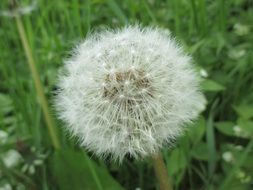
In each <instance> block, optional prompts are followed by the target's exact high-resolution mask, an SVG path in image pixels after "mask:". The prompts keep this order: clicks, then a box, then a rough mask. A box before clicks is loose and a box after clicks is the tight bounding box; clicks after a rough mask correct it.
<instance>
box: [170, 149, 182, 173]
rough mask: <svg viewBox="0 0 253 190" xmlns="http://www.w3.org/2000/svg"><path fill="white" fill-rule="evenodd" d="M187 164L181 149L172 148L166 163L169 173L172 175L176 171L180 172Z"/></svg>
mask: <svg viewBox="0 0 253 190" xmlns="http://www.w3.org/2000/svg"><path fill="white" fill-rule="evenodd" d="M186 166H187V160H186V156H185V155H184V152H183V151H182V150H181V149H174V150H173V151H172V152H171V153H170V156H169V162H168V164H167V167H168V171H169V172H170V175H171V176H173V175H175V174H176V173H178V172H182V170H184V169H185V168H186Z"/></svg>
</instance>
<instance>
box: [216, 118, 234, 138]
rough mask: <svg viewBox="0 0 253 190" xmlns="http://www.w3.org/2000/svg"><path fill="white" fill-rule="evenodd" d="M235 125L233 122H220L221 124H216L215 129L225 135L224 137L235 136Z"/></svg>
mask: <svg viewBox="0 0 253 190" xmlns="http://www.w3.org/2000/svg"><path fill="white" fill-rule="evenodd" d="M234 126H235V124H234V123H233V122H230V121H229V122H227V121H221V122H216V123H215V127H216V129H218V131H219V132H221V133H223V134H225V135H230V136H236V134H235V131H234V129H233V127H234Z"/></svg>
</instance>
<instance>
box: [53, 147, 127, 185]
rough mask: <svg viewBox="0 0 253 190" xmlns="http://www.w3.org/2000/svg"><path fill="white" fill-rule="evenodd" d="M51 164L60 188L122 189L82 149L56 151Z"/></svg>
mask: <svg viewBox="0 0 253 190" xmlns="http://www.w3.org/2000/svg"><path fill="white" fill-rule="evenodd" d="M51 166H52V169H53V174H54V178H56V179H57V182H58V185H59V189H61V190H69V189H73V190H83V189H86V190H93V189H98V190H107V189H108V190H110V189H115V190H123V188H122V187H121V186H120V185H119V183H118V182H117V181H115V180H114V179H113V177H111V176H110V174H109V173H108V171H107V170H106V169H104V168H103V167H99V166H98V165H97V164H96V163H95V162H94V161H92V160H91V159H90V158H89V157H88V156H87V155H86V154H85V153H84V152H82V151H79V152H77V151H74V150H62V151H56V152H55V154H54V156H53V160H52V163H51Z"/></svg>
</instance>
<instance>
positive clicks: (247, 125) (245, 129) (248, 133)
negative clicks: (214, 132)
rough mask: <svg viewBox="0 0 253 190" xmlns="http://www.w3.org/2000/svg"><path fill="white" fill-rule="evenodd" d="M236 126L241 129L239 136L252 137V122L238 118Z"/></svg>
mask: <svg viewBox="0 0 253 190" xmlns="http://www.w3.org/2000/svg"><path fill="white" fill-rule="evenodd" d="M237 125H238V127H240V129H241V134H240V136H241V137H244V138H252V137H253V122H252V121H249V120H245V119H243V118H239V119H238V121H237Z"/></svg>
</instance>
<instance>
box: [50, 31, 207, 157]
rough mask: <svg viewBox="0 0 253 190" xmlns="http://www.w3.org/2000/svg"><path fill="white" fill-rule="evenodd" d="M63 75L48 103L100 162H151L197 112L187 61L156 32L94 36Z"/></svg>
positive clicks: (198, 97)
mask: <svg viewBox="0 0 253 190" xmlns="http://www.w3.org/2000/svg"><path fill="white" fill-rule="evenodd" d="M98 56H99V57H98ZM64 68H65V73H64V74H60V75H59V91H58V93H57V96H56V98H55V107H56V109H57V110H58V114H59V117H60V118H61V119H62V120H63V121H65V123H66V124H67V129H69V130H70V131H71V132H72V133H73V135H75V136H78V137H79V139H80V142H81V145H82V146H84V147H86V148H87V149H88V150H90V151H92V152H94V153H95V154H96V155H98V156H101V157H104V156H108V155H109V156H111V157H112V159H114V160H119V161H122V159H123V158H124V157H125V156H126V155H130V156H132V157H134V158H143V157H145V156H149V155H152V154H155V153H157V152H158V151H159V149H160V148H161V147H162V146H164V145H167V146H171V145H172V144H173V142H174V141H175V139H176V138H178V137H179V136H180V135H181V134H182V133H183V132H184V131H185V130H186V128H187V127H186V126H187V123H189V122H191V121H193V120H194V119H196V117H197V116H198V114H199V113H200V111H202V110H203V109H204V107H205V99H204V97H203V95H202V93H201V92H200V91H199V80H198V77H197V74H196V72H195V70H194V68H193V65H192V63H191V58H190V57H189V56H188V55H186V54H185V53H183V51H182V48H181V47H180V46H179V45H178V44H177V43H176V41H175V40H174V39H173V38H172V37H171V35H170V34H168V32H164V30H162V29H158V28H151V27H146V28H141V27H139V26H129V27H125V28H123V29H119V30H114V31H106V32H102V33H99V34H94V35H92V36H90V37H88V38H87V39H86V40H85V41H84V42H83V43H81V44H80V45H79V46H78V47H77V48H76V49H75V50H74V53H73V55H72V57H71V58H69V59H68V60H67V61H66V63H65V66H64ZM90 78H92V79H93V80H90Z"/></svg>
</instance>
